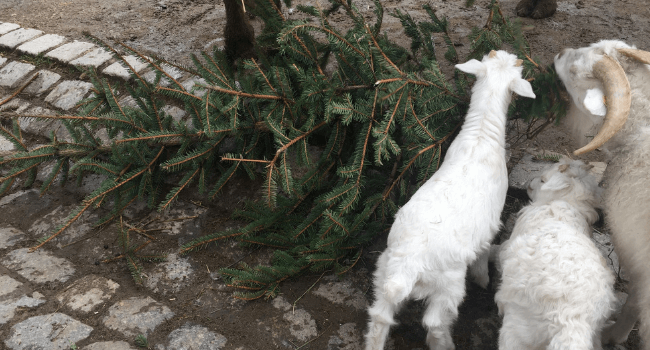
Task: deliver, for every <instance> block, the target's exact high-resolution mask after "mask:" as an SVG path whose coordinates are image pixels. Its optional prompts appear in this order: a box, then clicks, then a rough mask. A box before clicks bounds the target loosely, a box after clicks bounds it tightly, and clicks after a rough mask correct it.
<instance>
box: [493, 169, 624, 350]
mask: <svg viewBox="0 0 650 350" xmlns="http://www.w3.org/2000/svg"><path fill="white" fill-rule="evenodd" d="M590 168H591V166H587V165H586V164H584V163H583V162H581V161H579V160H576V161H571V160H569V159H566V158H565V159H563V160H562V161H560V162H559V163H557V164H554V165H553V166H552V167H550V168H549V169H547V170H545V171H544V173H543V174H542V176H541V177H538V178H535V179H533V180H532V181H531V183H530V185H529V186H528V195H529V196H530V198H531V199H532V200H533V201H532V203H531V204H530V205H528V206H526V207H524V208H523V209H522V210H521V211H520V212H519V217H518V219H517V222H516V224H515V227H514V229H513V231H512V235H511V236H510V239H509V240H508V241H506V242H505V243H504V244H502V245H501V252H500V253H499V262H500V266H501V267H500V268H501V272H502V283H501V285H500V287H499V291H498V292H497V294H496V295H495V300H496V303H497V306H498V307H499V313H500V314H502V315H504V318H503V326H502V327H501V331H500V334H499V350H522V349H528V350H537V349H539V350H542V349H548V350H560V349H562V350H587V349H601V345H600V332H601V330H602V327H603V325H604V324H605V321H607V318H608V317H609V315H610V314H611V312H612V303H614V302H615V300H616V297H615V296H614V288H613V286H614V280H615V278H614V273H613V272H612V270H611V269H610V268H609V267H608V266H607V263H606V261H605V259H604V258H603V256H602V255H601V253H600V252H599V251H598V248H596V246H595V245H594V243H593V241H592V240H591V239H590V237H591V235H592V230H591V224H593V223H594V222H595V221H596V219H598V214H597V213H596V210H595V209H594V206H595V205H596V204H597V203H598V202H599V197H600V189H599V188H598V184H597V183H596V180H595V179H594V177H593V176H591V175H589V173H588V170H589V169H590Z"/></svg>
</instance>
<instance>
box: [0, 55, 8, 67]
mask: <svg viewBox="0 0 650 350" xmlns="http://www.w3.org/2000/svg"><path fill="white" fill-rule="evenodd" d="M7 61H8V59H7V58H4V57H2V56H0V67H2V65H3V64H5V62H7Z"/></svg>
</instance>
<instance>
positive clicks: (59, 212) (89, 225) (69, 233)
mask: <svg viewBox="0 0 650 350" xmlns="http://www.w3.org/2000/svg"><path fill="white" fill-rule="evenodd" d="M75 186H76V185H75ZM95 188H97V187H95ZM75 208H76V205H70V206H66V207H64V206H59V207H57V208H56V209H54V210H52V211H51V212H50V213H48V214H45V215H40V217H39V218H38V219H37V220H35V221H34V223H33V224H32V226H31V227H30V228H29V229H28V232H29V233H30V234H31V235H32V236H34V237H38V238H42V237H45V236H47V235H49V234H51V233H52V232H53V231H54V229H55V227H56V226H58V225H61V224H63V223H64V222H65V220H66V218H67V217H68V215H69V214H70V212H72V211H73V210H74V209H75ZM98 219H99V216H98V215H97V214H96V213H90V212H89V213H84V214H82V215H81V217H79V219H77V220H76V221H75V222H73V223H72V225H70V227H68V228H67V229H66V231H65V232H64V233H62V234H61V235H59V236H57V237H56V238H54V239H53V241H52V242H53V243H54V244H56V246H57V247H59V248H60V247H62V246H63V245H65V244H69V243H72V242H74V241H76V240H78V239H80V238H81V237H83V236H85V235H86V234H88V233H89V232H91V231H92V230H93V227H94V226H93V225H94V224H95V223H96V222H97V220H98Z"/></svg>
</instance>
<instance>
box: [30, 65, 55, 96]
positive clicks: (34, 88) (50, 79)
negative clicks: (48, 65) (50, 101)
mask: <svg viewBox="0 0 650 350" xmlns="http://www.w3.org/2000/svg"><path fill="white" fill-rule="evenodd" d="M59 79H61V76H60V75H59V74H56V73H54V72H50V71H49V70H45V69H43V70H40V71H38V77H37V78H36V79H35V80H34V81H33V82H32V83H31V84H29V86H28V87H27V88H25V90H23V92H26V93H28V94H31V95H40V94H42V93H43V92H45V91H47V90H48V89H49V88H51V87H52V86H53V85H54V84H56V82H57V81H59Z"/></svg>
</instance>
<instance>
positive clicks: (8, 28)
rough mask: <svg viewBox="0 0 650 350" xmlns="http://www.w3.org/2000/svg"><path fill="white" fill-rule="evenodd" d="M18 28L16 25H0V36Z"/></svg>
mask: <svg viewBox="0 0 650 350" xmlns="http://www.w3.org/2000/svg"><path fill="white" fill-rule="evenodd" d="M18 28H20V26H19V25H18V24H15V23H0V35H3V34H7V33H9V32H10V31H12V30H16V29H18Z"/></svg>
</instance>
